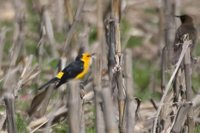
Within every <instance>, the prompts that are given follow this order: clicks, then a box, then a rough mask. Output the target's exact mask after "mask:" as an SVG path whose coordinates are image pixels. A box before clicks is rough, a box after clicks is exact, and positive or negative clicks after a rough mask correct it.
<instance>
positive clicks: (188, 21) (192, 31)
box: [173, 14, 197, 63]
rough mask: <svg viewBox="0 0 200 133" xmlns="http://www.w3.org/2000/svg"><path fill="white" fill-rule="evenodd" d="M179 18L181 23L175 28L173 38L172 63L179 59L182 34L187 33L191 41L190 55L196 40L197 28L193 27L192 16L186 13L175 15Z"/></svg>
mask: <svg viewBox="0 0 200 133" xmlns="http://www.w3.org/2000/svg"><path fill="white" fill-rule="evenodd" d="M176 17H178V18H179V19H180V21H181V25H180V26H179V27H178V29H177V30H176V34H175V39H174V44H173V48H174V63H176V62H177V61H178V59H179V56H180V53H181V51H182V45H183V42H184V41H183V39H184V35H185V34H188V35H189V39H190V40H191V41H192V45H191V46H190V48H191V52H190V54H191V57H192V52H193V50H194V47H195V44H196V41H197V30H196V28H195V27H194V23H193V18H192V17H191V16H189V15H187V14H184V15H180V16H176Z"/></svg>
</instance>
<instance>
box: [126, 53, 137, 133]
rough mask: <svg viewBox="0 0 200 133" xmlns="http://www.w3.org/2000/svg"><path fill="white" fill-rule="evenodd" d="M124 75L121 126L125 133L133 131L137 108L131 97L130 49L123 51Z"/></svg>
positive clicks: (132, 87)
mask: <svg viewBox="0 0 200 133" xmlns="http://www.w3.org/2000/svg"><path fill="white" fill-rule="evenodd" d="M125 72H126V73H125V74H126V75H125V77H126V81H125V82H126V104H125V118H126V119H125V122H126V123H124V122H123V124H125V125H126V126H123V128H125V129H124V131H125V132H126V133H133V132H134V128H135V114H136V109H137V104H136V102H135V99H134V97H133V95H134V85H133V75H132V58H131V50H130V49H127V50H126V53H125Z"/></svg>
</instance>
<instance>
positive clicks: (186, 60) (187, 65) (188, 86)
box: [184, 47, 195, 133]
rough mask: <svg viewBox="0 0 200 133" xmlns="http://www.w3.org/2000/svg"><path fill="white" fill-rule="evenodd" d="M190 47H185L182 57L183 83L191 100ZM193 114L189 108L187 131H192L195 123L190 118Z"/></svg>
mask: <svg viewBox="0 0 200 133" xmlns="http://www.w3.org/2000/svg"><path fill="white" fill-rule="evenodd" d="M190 53H191V52H190V47H189V48H188V49H187V51H186V54H185V57H184V72H185V84H186V99H187V101H191V100H192V98H193V92H192V83H191V73H192V69H191V55H190ZM192 116H193V110H192V109H191V110H190V112H189V114H188V118H187V121H188V122H187V123H188V129H189V133H194V126H195V123H194V121H193V119H192Z"/></svg>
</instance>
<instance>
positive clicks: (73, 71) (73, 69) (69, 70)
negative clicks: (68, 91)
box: [39, 55, 84, 90]
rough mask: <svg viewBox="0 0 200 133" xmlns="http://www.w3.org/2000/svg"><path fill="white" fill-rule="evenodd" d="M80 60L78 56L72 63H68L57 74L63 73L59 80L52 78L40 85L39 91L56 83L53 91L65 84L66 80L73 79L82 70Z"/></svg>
mask: <svg viewBox="0 0 200 133" xmlns="http://www.w3.org/2000/svg"><path fill="white" fill-rule="evenodd" d="M81 58H82V55H78V56H77V57H76V60H75V61H74V62H72V63H70V64H69V65H68V66H66V67H65V68H64V69H63V70H62V71H61V72H59V73H63V75H62V76H61V77H60V78H59V77H58V76H56V77H54V78H52V79H51V80H49V81H48V82H47V83H45V84H44V85H42V86H41V87H40V88H39V90H40V89H42V88H47V87H48V86H49V85H50V84H52V83H56V85H55V89H56V88H58V87H60V86H61V85H62V84H64V83H66V82H67V81H68V80H70V79H74V78H75V77H76V76H77V75H78V74H80V73H81V72H82V71H83V69H84V67H83V65H84V62H83V61H82V60H81ZM59 73H58V74H59Z"/></svg>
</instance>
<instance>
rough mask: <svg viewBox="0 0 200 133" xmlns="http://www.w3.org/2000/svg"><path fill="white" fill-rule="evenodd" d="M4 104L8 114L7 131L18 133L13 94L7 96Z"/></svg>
mask: <svg viewBox="0 0 200 133" xmlns="http://www.w3.org/2000/svg"><path fill="white" fill-rule="evenodd" d="M4 102H5V106H6V114H7V131H8V133H17V127H16V123H15V107H14V96H13V95H12V94H11V93H7V94H5V95H4Z"/></svg>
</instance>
